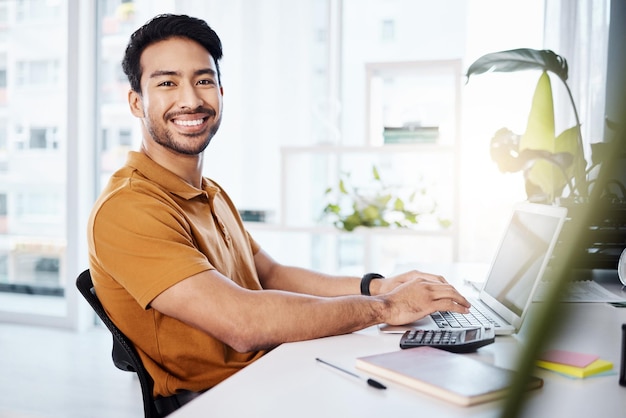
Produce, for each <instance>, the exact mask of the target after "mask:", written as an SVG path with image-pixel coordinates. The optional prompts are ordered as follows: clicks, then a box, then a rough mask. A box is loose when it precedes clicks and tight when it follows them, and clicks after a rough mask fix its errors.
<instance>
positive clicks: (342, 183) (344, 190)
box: [339, 179, 348, 194]
mask: <svg viewBox="0 0 626 418" xmlns="http://www.w3.org/2000/svg"><path fill="white" fill-rule="evenodd" d="M339 191H340V192H341V193H343V194H348V190H346V185H345V183H344V181H343V179H341V180H339Z"/></svg>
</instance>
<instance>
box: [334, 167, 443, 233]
mask: <svg viewBox="0 0 626 418" xmlns="http://www.w3.org/2000/svg"><path fill="white" fill-rule="evenodd" d="M371 174H372V179H371V182H370V183H368V184H367V185H366V186H357V185H355V184H353V182H352V179H351V175H350V173H343V174H342V175H341V176H340V178H339V182H338V184H337V186H336V187H329V188H327V189H326V191H325V195H326V196H327V198H328V203H327V204H326V206H325V207H324V209H323V211H322V218H324V219H330V220H331V221H332V222H333V224H334V225H335V226H336V227H337V228H339V229H341V230H344V231H353V230H354V229H355V228H357V227H360V226H363V227H370V228H371V227H392V228H393V227H397V228H406V227H410V226H412V225H416V224H418V223H419V221H420V218H421V217H422V216H423V215H427V214H434V213H435V211H436V209H437V203H436V202H435V201H434V199H432V198H430V197H429V195H428V193H427V190H426V187H419V188H417V189H408V188H406V187H401V186H393V185H390V184H387V183H385V182H384V181H383V179H382V178H381V175H380V173H379V171H378V168H377V167H376V166H375V165H374V166H372V170H371ZM438 222H439V224H440V225H441V226H442V227H448V226H449V225H450V223H451V222H450V221H449V220H447V219H438Z"/></svg>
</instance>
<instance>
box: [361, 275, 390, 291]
mask: <svg viewBox="0 0 626 418" xmlns="http://www.w3.org/2000/svg"><path fill="white" fill-rule="evenodd" d="M384 278H385V276H383V275H382V274H378V273H367V274H366V275H364V276H363V278H361V294H362V295H364V296H371V294H370V283H371V282H372V280H374V279H384Z"/></svg>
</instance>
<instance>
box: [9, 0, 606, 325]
mask: <svg viewBox="0 0 626 418" xmlns="http://www.w3.org/2000/svg"><path fill="white" fill-rule="evenodd" d="M609 8H610V1H609V0H576V1H569V0H505V1H501V0H442V1H437V2H433V1H428V0H297V1H286V0H261V1H259V0H229V1H228V2H224V1H218V0H204V1H192V0H150V1H149V0H97V1H93V2H92V1H79V0H0V321H2V322H12V323H20V324H38V325H45V326H52V327H62V328H69V329H84V328H86V327H88V326H90V325H91V324H93V322H94V317H93V313H92V312H91V311H89V309H87V308H86V306H84V302H81V301H80V300H79V299H80V297H79V296H78V295H77V294H76V291H75V287H74V279H75V277H76V276H77V275H78V273H79V272H80V271H82V270H83V269H84V268H86V267H87V258H86V243H85V225H86V219H87V216H88V214H89V210H90V208H91V204H92V203H93V201H94V200H95V198H96V196H97V194H98V192H99V190H100V189H101V187H102V186H103V184H104V183H105V182H106V181H107V179H108V177H109V176H110V175H111V173H112V172H113V171H114V170H115V169H116V168H117V167H119V166H120V165H121V164H123V162H124V161H125V159H126V154H127V152H128V151H129V150H134V149H137V148H138V144H139V142H140V132H139V124H138V122H137V120H136V119H134V118H133V117H132V116H131V115H130V113H129V111H128V106H127V102H126V95H127V90H128V83H127V81H126V78H125V76H124V74H123V73H122V70H121V68H120V61H121V58H122V55H123V52H124V48H125V45H126V43H127V40H128V37H129V35H130V34H131V33H132V32H133V31H134V30H135V29H136V28H138V27H139V26H140V25H142V24H143V23H144V22H145V21H147V20H148V19H150V18H151V17H153V16H154V15H156V14H159V13H165V12H173V13H185V14H190V15H193V16H197V17H200V18H203V19H205V20H206V21H207V22H208V23H209V25H211V26H212V27H213V28H214V29H215V30H216V32H217V33H218V34H219V36H220V37H221V39H222V42H223V47H224V59H223V61H222V63H221V71H222V83H223V87H224V93H225V95H224V119H223V123H222V127H221V129H220V131H219V133H218V134H217V136H216V138H215V139H214V140H213V142H212V143H211V146H210V147H209V148H208V149H207V152H206V156H205V159H206V160H205V174H206V175H207V176H209V177H211V178H213V179H215V180H216V181H218V182H219V183H220V184H222V185H223V186H224V187H225V189H226V190H228V191H229V193H230V195H231V196H232V197H233V198H234V200H235V202H236V204H237V205H238V207H239V208H240V209H241V210H242V214H243V215H244V216H245V219H246V220H247V222H248V226H249V229H250V231H251V232H252V234H253V235H254V236H255V237H256V239H257V240H258V241H259V242H260V243H261V244H262V245H263V246H264V247H266V248H267V250H268V251H269V252H270V253H271V254H273V255H274V256H275V257H276V258H277V259H279V260H280V261H282V262H286V263H291V264H297V265H301V266H305V267H312V268H316V269H321V270H324V271H328V272H339V271H341V272H349V273H354V274H361V273H362V272H364V271H380V272H381V273H383V274H389V273H391V272H392V271H393V270H395V269H397V268H398V267H399V266H401V265H406V264H410V263H417V262H450V261H468V262H480V263H488V262H489V261H490V259H491V256H492V254H493V251H494V249H495V246H496V245H497V243H498V239H499V233H500V232H501V226H502V225H504V223H505V222H506V219H507V216H508V214H509V210H510V207H511V206H512V205H513V204H514V203H515V202H517V201H520V200H524V199H525V193H524V185H523V179H522V177H521V175H519V174H514V175H512V174H503V173H500V172H499V171H498V169H497V167H496V165H495V164H494V163H493V162H491V161H490V157H489V142H490V139H491V137H492V136H493V134H494V132H495V131H496V130H498V129H499V128H501V127H508V128H510V129H513V130H514V131H516V132H518V133H523V132H524V129H525V125H526V121H527V117H528V112H529V109H530V102H531V98H532V93H533V91H534V88H535V84H536V81H537V78H538V75H537V73H533V72H529V73H528V74H526V73H516V74H490V75H489V76H484V77H482V76H479V77H475V78H473V79H472V81H471V82H469V83H467V84H466V83H465V81H466V80H465V77H464V74H465V71H466V70H467V67H468V66H469V64H471V63H472V62H473V61H474V60H476V59H477V58H478V57H480V56H481V55H484V54H486V53H490V52H495V51H500V50H506V49H513V48H535V49H552V50H554V51H555V52H557V53H558V54H560V55H562V56H564V57H565V58H566V59H567V60H568V63H569V66H570V79H569V80H568V82H569V84H570V87H571V88H572V91H573V95H574V97H575V100H576V101H577V103H578V106H579V113H580V117H581V120H582V126H583V130H584V134H583V137H584V138H585V140H586V141H587V143H591V142H595V141H600V140H601V139H602V133H603V127H604V122H603V116H604V78H605V74H606V55H607V37H608V27H609V23H610V19H609ZM554 88H555V97H556V99H555V107H556V109H555V113H556V114H557V115H558V117H559V118H560V119H557V125H559V126H560V129H562V128H563V127H565V126H571V125H572V120H573V115H572V113H571V109H570V108H569V102H568V101H567V99H566V98H564V99H559V97H561V96H560V95H562V94H563V92H557V91H556V90H557V86H556V85H555V87H554ZM558 130H559V127H557V131H558ZM408 131H412V132H420V133H421V134H422V136H418V137H413V139H412V140H403V137H401V136H397V133H398V132H400V133H402V132H405V133H406V132H408ZM394 132H395V133H396V136H394ZM433 132H434V133H435V134H434V135H433ZM416 138H417V139H416ZM398 142H400V143H398ZM373 166H375V167H376V168H377V169H378V171H379V172H380V174H381V176H382V177H384V180H385V181H386V182H387V184H389V185H393V187H394V188H397V189H398V190H403V189H406V190H424V191H425V193H424V195H423V201H422V202H420V204H422V205H424V207H430V208H432V207H433V206H432V205H433V204H436V210H435V212H434V213H433V214H426V215H425V216H424V217H423V218H422V219H420V222H419V223H418V225H417V227H415V228H410V229H393V228H392V229H390V228H385V229H383V228H377V229H374V230H364V229H358V230H357V231H355V232H350V233H348V232H343V231H340V230H338V229H337V228H335V227H334V226H333V225H332V224H331V223H330V222H329V221H328V220H324V219H322V218H321V214H322V211H323V208H324V206H325V205H326V204H327V203H328V202H327V199H328V197H327V196H326V195H325V190H326V189H327V188H328V187H333V186H335V185H336V184H337V182H338V181H339V179H340V178H341V176H342V174H343V173H346V172H350V179H351V180H352V181H354V182H356V183H360V184H365V185H367V181H368V180H369V178H370V176H371V168H372V167H373ZM429 205H430V206H429ZM427 212H428V210H427ZM441 221H444V222H441ZM442 225H444V226H442Z"/></svg>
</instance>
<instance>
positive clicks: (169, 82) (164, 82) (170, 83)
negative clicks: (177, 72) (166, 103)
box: [159, 81, 174, 87]
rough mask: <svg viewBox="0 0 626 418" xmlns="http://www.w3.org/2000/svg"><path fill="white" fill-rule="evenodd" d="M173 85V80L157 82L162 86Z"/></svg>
mask: <svg viewBox="0 0 626 418" xmlns="http://www.w3.org/2000/svg"><path fill="white" fill-rule="evenodd" d="M173 85H174V83H173V82H171V81H163V82H161V83H159V86H163V87H172V86H173Z"/></svg>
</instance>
